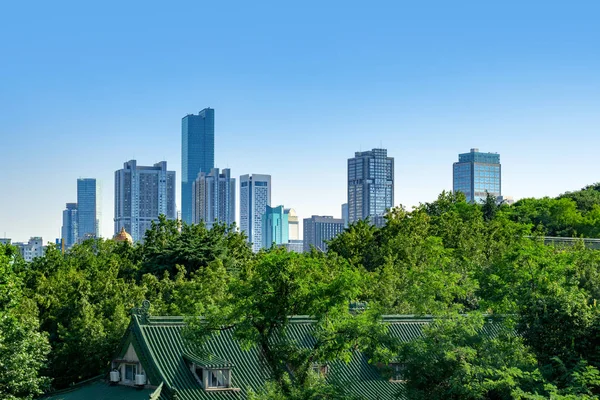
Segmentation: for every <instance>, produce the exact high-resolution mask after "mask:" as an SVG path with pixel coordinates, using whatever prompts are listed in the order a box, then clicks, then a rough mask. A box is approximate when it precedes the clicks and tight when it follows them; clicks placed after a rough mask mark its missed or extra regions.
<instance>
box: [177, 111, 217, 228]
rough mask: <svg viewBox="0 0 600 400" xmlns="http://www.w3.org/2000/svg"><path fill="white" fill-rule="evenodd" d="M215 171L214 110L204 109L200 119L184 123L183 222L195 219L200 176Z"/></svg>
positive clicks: (189, 117) (185, 119) (194, 117)
mask: <svg viewBox="0 0 600 400" xmlns="http://www.w3.org/2000/svg"><path fill="white" fill-rule="evenodd" d="M214 167H215V110H213V109H212V108H205V109H204V110H202V111H200V112H199V113H198V115H194V114H188V115H186V116H185V117H183V119H182V120H181V219H182V220H183V222H185V223H187V224H191V223H192V222H193V219H192V197H193V196H192V186H193V182H194V181H195V180H196V178H197V177H198V174H199V173H200V172H204V173H207V174H208V173H209V172H210V170H211V169H212V168H214Z"/></svg>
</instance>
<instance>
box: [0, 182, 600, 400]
mask: <svg viewBox="0 0 600 400" xmlns="http://www.w3.org/2000/svg"><path fill="white" fill-rule="evenodd" d="M386 222H387V223H386V225H385V226H383V227H381V228H377V227H374V226H373V225H371V224H370V223H369V222H368V221H360V222H357V223H355V224H353V225H351V226H350V227H349V228H348V229H347V230H346V231H345V232H344V233H343V234H341V235H339V236H337V237H336V238H335V239H333V240H332V241H331V242H330V243H329V251H328V253H326V254H323V253H319V252H317V251H313V252H310V253H305V254H295V253H288V252H286V251H285V250H283V249H277V248H273V249H270V250H268V251H261V252H259V253H257V254H253V253H252V252H251V250H250V248H249V246H248V245H247V242H246V238H245V236H244V235H243V234H241V233H238V232H237V231H236V229H235V227H233V226H224V225H217V226H215V227H213V228H212V229H206V227H205V226H204V225H202V224H201V225H192V226H187V225H183V226H179V225H178V223H177V222H175V221H168V220H166V219H164V218H161V219H160V221H158V223H156V224H154V225H153V227H152V229H151V230H149V231H148V232H147V234H146V237H145V240H144V243H143V244H136V245H135V246H131V245H128V244H124V243H116V242H113V241H112V240H89V241H86V242H84V243H82V244H79V245H76V246H75V247H74V248H73V249H71V250H70V251H68V252H67V253H65V254H62V253H61V252H60V251H59V250H58V249H56V248H54V247H53V246H49V248H48V250H47V252H46V254H45V256H44V257H41V258H38V259H35V260H34V261H33V262H31V263H29V264H25V263H24V262H23V260H22V259H21V258H20V257H19V256H18V255H17V254H16V250H15V248H13V247H11V246H0V397H1V398H7V399H30V398H33V397H35V396H36V395H38V394H40V393H42V391H46V390H52V389H60V388H64V387H67V386H69V385H70V384H72V383H75V382H79V381H81V380H84V379H87V378H91V377H94V376H96V375H99V374H103V373H106V371H107V369H108V367H109V362H110V360H111V358H112V356H113V355H114V352H115V351H116V349H117V348H118V345H119V342H120V340H121V338H122V336H123V333H124V331H125V329H126V328H127V325H128V324H129V312H130V310H131V308H132V307H134V306H138V305H139V304H140V303H141V302H142V301H143V300H144V299H148V300H150V302H151V307H152V308H151V313H153V314H155V315H188V316H197V315H202V316H204V317H205V319H203V320H202V321H203V322H202V323H201V324H200V323H191V325H190V329H189V330H188V332H187V334H188V336H189V338H190V339H191V340H194V341H202V340H206V337H207V333H208V332H215V331H219V330H222V329H233V328H235V331H234V332H235V335H236V337H237V338H238V339H239V340H240V341H241V342H242V343H243V344H244V345H245V346H246V347H250V346H257V347H258V348H259V349H260V350H261V352H262V354H263V355H264V356H265V360H266V361H267V362H268V364H269V366H270V371H272V377H271V378H272V380H271V381H270V382H269V383H268V385H267V386H266V387H265V388H264V390H263V391H261V392H259V393H253V394H252V397H253V399H344V398H349V395H348V393H346V392H345V390H344V388H343V387H338V386H337V385H335V384H334V383H332V382H329V381H327V380H325V379H323V377H322V376H320V375H319V374H316V373H314V372H313V370H312V368H311V366H312V365H314V364H315V363H317V364H319V363H327V362H330V361H332V360H346V359H348V357H349V356H350V353H351V351H353V350H356V349H360V350H362V351H365V352H366V353H367V354H368V355H369V357H370V359H371V360H372V362H373V363H374V364H376V365H379V366H382V372H383V373H384V374H385V365H387V363H388V362H390V361H392V360H394V362H398V363H401V364H402V365H403V366H404V377H405V379H406V381H405V383H404V384H403V385H398V387H399V390H400V391H404V392H405V394H407V395H408V396H409V397H410V398H414V399H436V398H439V399H441V398H448V399H511V398H517V399H519V398H520V399H542V398H553V399H575V398H577V399H581V398H583V399H586V398H588V399H598V398H600V397H599V396H600V370H599V368H600V309H599V308H600V305H598V304H597V302H598V299H599V297H600V251H598V250H593V249H590V248H587V247H585V246H584V245H583V243H577V244H575V245H570V246H549V245H546V244H544V240H543V239H542V238H541V236H573V237H579V236H582V235H583V236H586V237H599V235H600V185H593V186H589V187H586V188H585V189H583V190H581V191H578V192H573V193H565V194H564V195H561V196H559V197H558V198H554V199H553V198H542V199H523V200H521V201H519V202H517V203H515V204H514V205H512V206H508V205H498V204H496V202H495V201H493V200H492V199H491V198H488V199H487V200H486V201H485V202H483V203H482V204H470V203H467V202H466V201H465V198H464V196H462V195H461V194H451V193H442V194H441V195H440V196H439V197H438V199H437V200H436V201H434V202H432V203H424V204H421V205H419V206H418V207H416V208H415V209H413V210H411V211H408V210H405V209H404V208H402V207H398V208H395V209H393V210H390V212H389V214H388V215H387V217H386ZM357 306H358V308H357ZM363 308H364V310H363ZM301 314H304V315H309V316H310V317H311V318H312V319H314V320H315V321H316V324H315V330H314V338H315V342H314V343H312V345H311V346H309V347H307V346H305V345H304V346H303V345H301V344H299V343H297V342H295V341H294V340H293V339H292V338H291V337H288V336H287V335H286V334H285V333H286V330H287V329H288V319H287V317H288V316H289V315H301ZM382 314H419V315H423V314H429V315H434V316H436V317H437V318H436V319H435V322H434V323H432V324H431V325H430V326H428V327H427V328H426V329H425V330H424V332H423V336H422V337H421V338H420V339H419V340H416V341H413V342H410V343H397V342H395V341H394V340H393V339H392V338H390V337H388V336H387V334H386V327H385V326H384V325H383V324H381V323H380V316H381V315H382ZM190 321H198V320H197V319H190ZM491 321H492V322H493V323H492V322H491ZM492 327H493V329H492Z"/></svg>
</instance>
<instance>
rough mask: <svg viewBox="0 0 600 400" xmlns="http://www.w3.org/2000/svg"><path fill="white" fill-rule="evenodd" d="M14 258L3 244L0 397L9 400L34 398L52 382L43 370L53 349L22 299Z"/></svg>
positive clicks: (32, 308) (0, 251)
mask: <svg viewBox="0 0 600 400" xmlns="http://www.w3.org/2000/svg"><path fill="white" fill-rule="evenodd" d="M15 256H16V252H15V249H14V248H13V247H11V246H8V245H2V244H0V398H2V399H7V400H17V399H33V398H35V397H37V396H38V395H40V394H42V392H43V390H44V389H45V388H46V387H47V385H48V383H49V379H48V378H47V377H45V376H42V375H41V374H40V371H41V370H42V368H43V367H44V366H45V365H46V356H47V354H48V352H49V350H50V346H49V345H48V339H47V337H46V335H45V334H43V333H41V332H40V331H39V323H38V320H37V316H36V314H35V311H36V310H35V306H34V305H32V304H31V302H29V301H28V300H27V299H25V298H24V296H23V283H22V280H21V277H20V276H18V274H17V273H15V270H16V269H19V267H18V263H19V258H18V257H15Z"/></svg>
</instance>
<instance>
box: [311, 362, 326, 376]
mask: <svg viewBox="0 0 600 400" xmlns="http://www.w3.org/2000/svg"><path fill="white" fill-rule="evenodd" d="M311 369H312V371H313V372H314V373H315V374H318V375H321V376H327V373H328V372H329V365H327V364H313V365H312V367H311Z"/></svg>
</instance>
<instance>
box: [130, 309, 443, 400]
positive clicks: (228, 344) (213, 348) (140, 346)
mask: <svg viewBox="0 0 600 400" xmlns="http://www.w3.org/2000/svg"><path fill="white" fill-rule="evenodd" d="M383 320H384V322H385V323H387V324H388V326H389V332H390V334H391V335H392V336H394V337H397V338H400V339H402V340H406V341H408V340H411V339H414V338H417V337H419V336H420V335H421V329H422V327H423V326H424V325H426V324H427V323H429V322H430V321H431V319H430V318H416V317H412V316H384V318H383ZM289 322H290V323H289V324H288V328H287V335H289V337H290V338H291V339H293V340H296V341H297V343H298V345H300V346H307V345H310V344H312V342H313V341H314V338H313V336H312V334H311V333H312V331H313V330H314V320H312V319H311V318H310V317H308V316H296V317H291V318H290V321H289ZM184 326H185V322H184V320H183V318H181V317H147V318H142V317H140V316H138V315H134V316H133V320H132V324H131V326H130V328H129V329H130V332H131V333H130V335H129V336H128V338H129V339H128V340H126V341H125V342H124V349H125V348H126V347H127V346H128V344H129V342H132V343H133V345H134V348H135V350H136V352H137V354H138V357H140V361H141V362H142V364H143V365H144V368H145V370H146V373H147V375H148V378H149V380H150V382H151V383H152V384H153V385H158V384H159V383H162V382H164V385H165V386H164V387H163V389H162V394H161V397H160V398H161V399H163V400H166V399H171V398H172V395H173V393H175V391H176V392H177V398H178V399H179V400H203V399H214V400H220V399H245V398H247V395H248V390H249V389H253V390H254V391H258V390H260V388H261V387H263V385H264V383H265V382H266V381H267V380H268V379H269V371H268V368H267V366H266V365H265V364H264V362H263V361H262V359H261V357H260V354H259V352H258V350H257V349H256V348H250V349H242V348H241V346H240V344H239V342H237V341H236V340H234V338H233V332H232V331H231V330H225V331H223V332H221V333H220V334H215V335H214V336H213V337H212V338H211V339H210V340H208V341H207V342H206V343H205V344H204V345H203V347H202V351H198V349H192V348H190V346H189V344H188V343H186V342H185V341H184V339H183V337H182V329H183V328H184ZM186 360H187V362H195V363H196V364H200V365H206V366H207V367H209V368H226V367H228V366H232V373H231V380H232V386H233V387H234V388H238V389H239V390H237V391H232V390H229V391H228V390H223V391H205V390H203V389H202V387H201V386H200V383H199V382H198V381H197V380H196V378H195V377H194V375H193V374H192V373H191V372H190V369H189V366H188V365H187V362H186ZM327 379H329V380H331V381H335V382H337V383H340V384H342V385H343V386H344V387H346V388H348V389H349V390H351V391H352V392H354V393H356V394H358V395H361V396H364V397H365V398H366V399H373V400H376V399H377V400H383V399H397V398H401V397H399V391H400V389H401V383H392V382H389V381H388V380H386V379H384V378H382V376H381V374H380V373H379V371H378V369H377V368H376V367H375V366H373V365H371V364H369V362H368V359H367V357H366V356H365V355H363V354H361V353H359V352H355V353H353V354H352V357H351V360H350V362H349V363H345V362H341V361H339V362H334V363H331V364H330V366H329V372H328V374H327Z"/></svg>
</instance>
